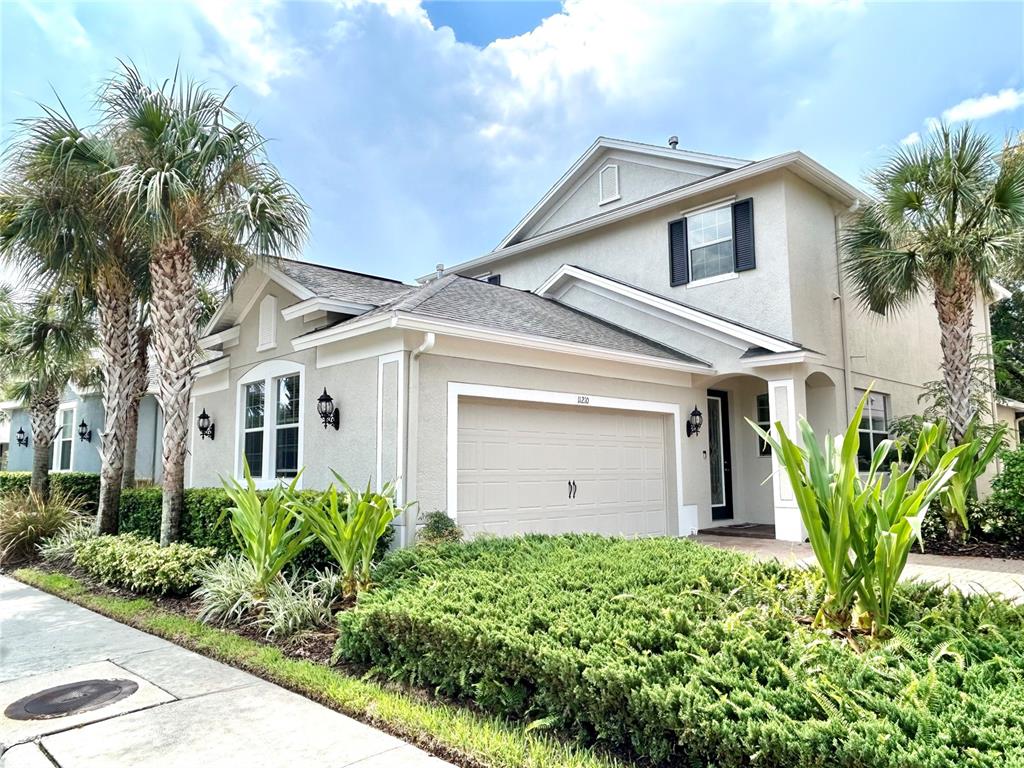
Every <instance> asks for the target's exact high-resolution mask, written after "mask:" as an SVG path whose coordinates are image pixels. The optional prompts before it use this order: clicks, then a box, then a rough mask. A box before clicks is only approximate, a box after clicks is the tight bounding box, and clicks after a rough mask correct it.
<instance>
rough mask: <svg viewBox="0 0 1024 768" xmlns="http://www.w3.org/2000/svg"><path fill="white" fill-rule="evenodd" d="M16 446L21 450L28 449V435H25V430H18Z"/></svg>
mask: <svg viewBox="0 0 1024 768" xmlns="http://www.w3.org/2000/svg"><path fill="white" fill-rule="evenodd" d="M17 437H18V445H20V446H21V447H22V448H28V435H26V434H25V429H24V427H22V428H21V429H19V430H18V435H17Z"/></svg>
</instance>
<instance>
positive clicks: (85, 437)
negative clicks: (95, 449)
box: [78, 419, 92, 443]
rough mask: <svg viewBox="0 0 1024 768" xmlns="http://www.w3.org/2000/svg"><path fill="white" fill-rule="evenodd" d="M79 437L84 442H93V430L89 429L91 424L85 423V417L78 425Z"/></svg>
mask: <svg viewBox="0 0 1024 768" xmlns="http://www.w3.org/2000/svg"><path fill="white" fill-rule="evenodd" d="M78 439H79V440H81V441H82V442H83V443H91V442H92V430H91V429H89V425H88V424H86V423H85V419H82V423H81V424H79V425H78Z"/></svg>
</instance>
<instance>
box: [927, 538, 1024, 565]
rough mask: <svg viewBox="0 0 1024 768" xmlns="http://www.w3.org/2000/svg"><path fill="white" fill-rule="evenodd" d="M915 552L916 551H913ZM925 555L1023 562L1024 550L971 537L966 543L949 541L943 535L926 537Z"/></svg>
mask: <svg viewBox="0 0 1024 768" xmlns="http://www.w3.org/2000/svg"><path fill="white" fill-rule="evenodd" d="M914 551H915V552H916V551H918V550H916V549H915V550H914ZM924 551H925V554H927V555H949V556H952V557H982V558H987V559H1002V560H1024V549H1020V548H1019V547H1016V546H1014V545H1012V544H1008V543H1006V542H1001V541H987V540H985V539H983V538H979V537H977V536H972V537H971V538H970V539H968V540H967V541H960V540H951V539H950V538H949V537H948V536H946V535H945V534H944V533H943V534H941V535H938V536H934V537H931V536H930V537H927V538H926V539H925V542H924Z"/></svg>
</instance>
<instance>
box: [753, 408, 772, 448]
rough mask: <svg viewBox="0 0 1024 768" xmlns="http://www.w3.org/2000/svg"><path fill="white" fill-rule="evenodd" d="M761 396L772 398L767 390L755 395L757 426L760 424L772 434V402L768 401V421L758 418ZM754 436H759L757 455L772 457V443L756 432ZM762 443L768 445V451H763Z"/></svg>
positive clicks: (755, 420)
mask: <svg viewBox="0 0 1024 768" xmlns="http://www.w3.org/2000/svg"><path fill="white" fill-rule="evenodd" d="M760 397H764V398H766V399H768V400H769V401H770V399H771V398H770V396H769V394H768V393H767V392H762V393H760V394H757V395H754V423H755V424H757V426H759V427H760V428H761V429H763V430H764V431H765V432H767V433H769V434H771V431H772V412H771V402H769V403H768V421H761V420H760V419H759V418H758V416H760V415H761V414H760V413H759V412H758V408H757V400H758V398H760ZM754 437H755V438H757V442H756V443H755V446H756V448H757V457H758V458H759V459H770V458H771V457H772V447H771V445H770V444H768V442H767V441H766V440H765V439H764V438H762V437H761V436H760V435H756V434H755V435H754ZM761 443H764V444H765V445H767V446H768V453H761Z"/></svg>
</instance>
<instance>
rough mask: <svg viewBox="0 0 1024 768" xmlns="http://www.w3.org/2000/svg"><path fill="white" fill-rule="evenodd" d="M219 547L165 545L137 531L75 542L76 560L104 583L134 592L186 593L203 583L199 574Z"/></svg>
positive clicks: (76, 563)
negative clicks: (200, 582)
mask: <svg viewBox="0 0 1024 768" xmlns="http://www.w3.org/2000/svg"><path fill="white" fill-rule="evenodd" d="M216 556H217V552H216V550H213V549H209V548H204V547H193V546H192V545H190V544H181V543H178V544H172V545H171V546H169V547H161V546H160V545H159V544H158V543H157V542H155V541H153V540H151V539H145V538H142V537H141V536H138V535H136V534H133V533H126V534H121V535H119V536H96V537H93V538H89V539H85V540H83V541H81V542H79V543H78V544H76V545H75V555H74V563H75V565H76V566H78V567H79V568H81V569H82V570H84V571H85V572H86V573H88V574H89V575H90V576H92V577H93V578H95V579H98V580H99V581H101V582H103V583H104V584H111V585H113V586H118V587H124V588H126V589H130V590H132V591H133V592H158V593H160V594H166V593H172V594H183V593H185V592H189V591H191V590H193V589H194V588H195V587H196V585H197V584H198V583H199V574H200V572H201V571H202V570H203V568H205V567H206V566H208V565H209V564H210V563H211V562H212V561H213V559H214V558H215V557H216Z"/></svg>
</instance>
